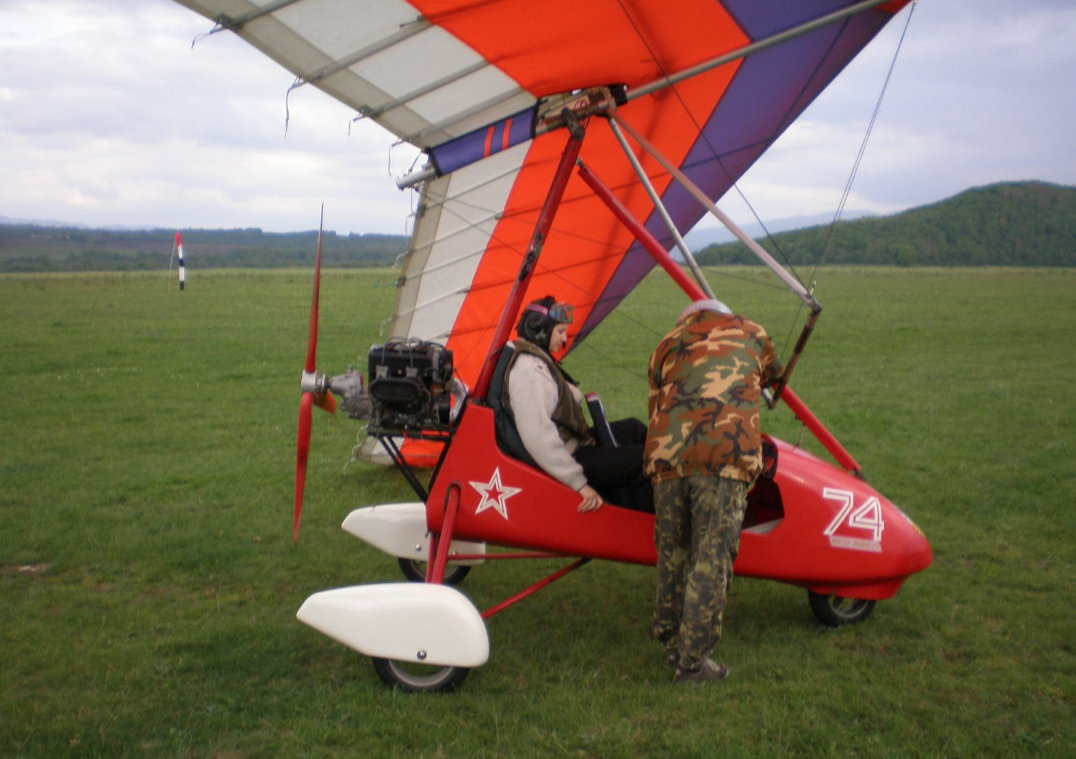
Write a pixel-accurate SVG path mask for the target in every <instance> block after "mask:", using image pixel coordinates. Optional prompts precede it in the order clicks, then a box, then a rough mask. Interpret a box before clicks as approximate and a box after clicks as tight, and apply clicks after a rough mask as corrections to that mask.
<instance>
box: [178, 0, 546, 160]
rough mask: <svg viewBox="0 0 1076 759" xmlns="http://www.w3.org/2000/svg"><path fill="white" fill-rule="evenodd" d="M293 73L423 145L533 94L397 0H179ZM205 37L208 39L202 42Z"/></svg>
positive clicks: (529, 100)
mask: <svg viewBox="0 0 1076 759" xmlns="http://www.w3.org/2000/svg"><path fill="white" fill-rule="evenodd" d="M177 2H179V3H181V4H183V5H186V6H187V7H189V8H191V9H193V10H195V11H197V12H198V13H201V14H202V15H204V16H207V17H208V18H211V19H214V20H218V19H220V20H221V22H222V23H223V25H224V27H225V28H228V29H231V30H232V31H234V32H235V33H236V34H238V35H239V36H240V37H242V38H243V39H245V40H246V41H247V42H249V43H250V44H251V45H253V46H254V47H256V48H258V49H259V50H261V51H262V52H264V53H265V54H266V55H268V56H269V57H270V58H272V59H273V60H275V61H276V62H277V63H279V64H281V65H282V66H284V67H285V68H286V69H288V70H289V71H291V72H292V73H293V74H295V75H296V76H297V77H299V79H301V80H302V81H304V82H309V83H310V84H312V85H314V86H315V87H318V88H319V89H321V90H324V91H325V92H326V93H328V94H329V95H331V96H332V97H334V98H336V99H337V100H339V101H341V102H342V103H344V104H346V105H348V106H350V107H352V108H354V109H355V110H356V111H359V112H360V113H363V114H367V115H369V116H370V117H371V118H373V119H374V120H375V121H377V122H378V123H379V124H380V125H381V126H383V127H384V128H386V129H388V130H389V131H390V132H392V133H393V134H395V135H396V136H397V137H399V138H401V139H404V140H407V141H409V142H413V143H415V144H416V145H417V146H418V147H429V146H431V145H436V144H439V143H441V142H444V141H446V140H448V139H451V138H453V137H458V136H460V135H463V134H466V133H467V132H469V131H471V130H472V129H475V128H478V127H480V126H483V125H485V124H488V123H490V122H492V121H495V120H497V119H498V118H501V117H503V116H508V115H510V114H512V113H516V112H518V111H521V110H523V109H525V108H527V107H529V106H530V105H533V103H534V102H535V98H534V97H533V96H531V95H529V94H527V93H525V92H523V91H522V90H521V89H520V87H519V85H518V84H517V83H516V82H515V81H513V80H512V79H511V78H510V77H508V76H507V75H506V74H504V73H503V72H502V71H500V70H499V69H498V68H497V67H496V66H492V65H488V64H487V63H486V61H485V60H484V59H483V58H482V56H480V55H479V54H478V53H477V52H475V51H474V50H473V49H471V48H470V47H469V46H468V45H466V44H464V43H463V42H461V41H460V40H459V39H457V38H455V37H453V36H452V35H451V34H450V33H448V32H446V31H445V30H444V29H442V28H440V27H437V26H432V25H430V24H429V23H428V22H426V21H425V20H423V19H422V18H421V16H420V14H419V12H418V10H417V9H416V8H415V7H414V6H412V5H411V4H409V3H407V2H403V1H402V0H295V1H294V2H291V3H281V2H279V0H254V1H253V2H251V1H250V0H177ZM203 44H206V43H203Z"/></svg>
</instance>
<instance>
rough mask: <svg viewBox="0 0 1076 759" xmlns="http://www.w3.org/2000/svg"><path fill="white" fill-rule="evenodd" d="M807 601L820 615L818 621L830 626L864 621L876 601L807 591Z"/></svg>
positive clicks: (812, 609) (817, 614)
mask: <svg viewBox="0 0 1076 759" xmlns="http://www.w3.org/2000/svg"><path fill="white" fill-rule="evenodd" d="M807 602H808V603H810V605H811V611H813V612H814V615H815V616H816V617H818V621H819V622H821V623H822V624H824V625H828V626H829V627H840V626H841V625H852V624H855V623H856V622H862V621H863V620H864V619H866V618H867V617H869V616H870V615H871V612H872V611H874V604H875V603H876V602H875V601H865V600H863V599H862V598H842V597H840V596H834V595H829V596H827V595H823V594H821V593H812V592H811V591H807Z"/></svg>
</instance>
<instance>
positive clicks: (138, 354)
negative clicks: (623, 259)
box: [0, 268, 1076, 759]
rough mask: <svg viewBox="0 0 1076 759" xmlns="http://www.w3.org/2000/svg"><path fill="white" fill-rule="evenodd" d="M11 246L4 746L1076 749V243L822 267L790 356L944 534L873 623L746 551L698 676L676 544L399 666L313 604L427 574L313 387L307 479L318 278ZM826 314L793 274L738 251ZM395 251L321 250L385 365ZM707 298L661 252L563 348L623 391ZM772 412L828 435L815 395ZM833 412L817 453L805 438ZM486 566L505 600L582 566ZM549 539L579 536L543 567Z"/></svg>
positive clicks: (748, 308)
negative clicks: (303, 617)
mask: <svg viewBox="0 0 1076 759" xmlns="http://www.w3.org/2000/svg"><path fill="white" fill-rule="evenodd" d="M192 274H193V276H189V278H188V287H187V290H185V291H184V292H182V293H180V292H179V291H178V290H177V289H176V287H175V284H174V282H173V281H172V280H171V279H166V278H165V276H164V275H163V274H153V275H149V274H100V275H97V274H94V275H71V276H64V275H10V276H2V277H0V357H2V358H0V393H2V397H3V403H2V404H0V618H2V620H3V622H2V624H0V630H2V638H0V756H2V757H12V758H15V757H26V758H29V757H49V758H51V757H217V758H218V759H247V758H253V757H281V756H288V757H304V756H311V757H332V756H341V757H344V756H348V757H350V756H357V755H361V756H412V757H431V758H432V757H472V756H474V757H501V756H523V757H530V756H533V757H545V756H568V757H637V756H654V757H693V756H698V757H712V756H722V757H760V756H766V757H847V756H860V757H967V756H977V757H1023V756H1027V757H1065V758H1066V759H1067V757H1069V756H1070V755H1071V752H1072V747H1073V746H1074V745H1076V715H1074V705H1076V656H1074V653H1073V645H1074V641H1076V632H1074V624H1073V613H1072V609H1073V606H1074V601H1076V590H1074V587H1076V547H1074V540H1073V535H1074V534H1076V509H1074V508H1073V504H1074V503H1076V484H1074V483H1076V464H1074V463H1073V462H1074V460H1076V400H1074V399H1073V393H1072V391H1071V384H1072V377H1073V375H1074V374H1076V357H1074V355H1073V350H1072V348H1073V347H1076V343H1074V339H1073V335H1074V334H1076V271H1072V270H1020V269H1004V270H1000V269H981V270H948V269H947V270H935V269H902V270H892V269H840V268H833V269H829V270H826V271H823V272H822V273H821V275H820V282H819V285H818V290H817V294H818V297H819V300H821V302H822V303H823V304H824V305H825V312H824V313H823V316H822V319H821V321H820V322H819V326H818V329H817V330H816V333H815V336H814V337H813V338H812V342H811V344H810V345H809V346H808V349H807V352H806V355H805V357H804V358H803V360H802V362H801V363H800V366H799V368H798V369H797V372H796V375H795V378H794V380H793V383H792V384H793V387H794V388H795V389H796V391H797V393H798V394H799V395H800V397H801V398H803V399H804V400H805V401H806V402H807V403H808V404H809V405H810V406H811V408H812V409H813V410H814V411H815V412H816V413H817V414H818V415H819V416H820V417H821V418H822V419H823V420H824V421H825V422H826V423H827V424H828V425H829V426H830V428H831V429H832V430H833V432H834V433H835V434H836V435H837V437H838V438H839V439H840V440H841V441H842V442H843V443H844V444H845V445H846V447H847V448H848V449H849V450H850V451H851V452H852V454H853V455H855V456H856V457H857V458H858V459H859V461H860V462H861V463H862V464H863V466H864V469H865V472H866V475H867V477H868V478H869V479H870V481H871V483H872V484H873V485H874V486H875V487H877V488H878V489H879V490H880V491H881V492H883V493H885V494H886V495H887V496H889V497H890V498H892V499H893V500H894V501H895V502H896V503H898V504H899V505H900V506H901V507H902V508H904V509H905V510H906V511H907V512H908V513H909V514H910V515H911V516H912V517H913V518H914V519H915V521H916V523H917V524H918V525H919V526H920V527H922V528H923V530H924V531H925V532H926V534H927V536H928V537H929V538H930V539H931V542H932V545H933V548H934V556H935V559H934V564H933V566H932V567H931V568H930V569H928V570H927V571H926V572H924V573H922V574H921V575H917V576H915V577H913V578H912V579H911V580H910V581H909V582H908V583H907V585H906V586H905V587H904V588H903V589H902V590H901V592H900V593H899V594H898V596H897V597H896V598H894V599H892V600H890V601H885V602H882V603H880V604H879V605H878V608H877V609H876V610H875V612H874V615H873V616H872V617H871V618H870V619H869V620H867V621H866V622H865V623H863V624H862V625H857V626H853V627H848V628H842V629H838V630H831V629H828V628H824V627H822V626H821V625H819V624H818V623H817V622H816V621H815V619H814V617H813V615H812V614H811V612H810V610H809V609H808V607H807V604H806V597H805V596H806V594H805V593H804V592H803V591H802V590H799V589H796V588H790V587H785V586H780V585H776V584H774V583H770V582H763V581H754V580H741V581H739V582H738V583H737V584H736V586H735V587H734V589H733V595H732V603H731V606H730V609H729V612H728V615H727V622H726V627H725V629H726V638H725V641H724V642H723V643H722V646H721V649H720V655H721V657H722V659H723V660H724V661H726V662H727V663H728V664H729V665H730V668H731V670H732V675H731V677H730V678H729V680H728V681H727V682H726V683H724V684H722V685H721V686H718V687H712V688H681V687H674V686H673V685H672V684H671V682H670V676H669V672H668V670H667V669H666V668H665V666H664V664H663V662H662V661H661V656H660V651H659V649H658V648H657V646H656V644H654V643H653V642H651V641H650V640H649V639H648V638H647V636H646V631H647V628H648V625H649V613H650V604H651V602H652V596H653V577H652V571H651V570H650V569H648V568H645V567H634V566H624V565H613V564H603V563H592V564H590V565H588V566H587V567H586V568H585V569H583V570H582V571H580V572H578V573H576V574H574V575H572V576H570V577H569V578H567V579H565V580H563V581H561V582H559V583H557V584H556V585H554V586H553V587H551V588H549V589H548V590H546V591H544V592H543V593H540V594H538V595H537V596H536V597H535V598H533V599H531V600H528V601H527V602H526V603H524V604H522V605H520V606H518V607H516V608H514V609H512V610H509V611H507V612H505V613H504V614H501V615H498V616H497V617H496V618H494V619H493V620H491V622H490V624H489V630H490V637H491V643H492V654H491V658H490V661H489V663H488V664H487V665H486V666H484V667H482V668H480V669H477V670H475V671H473V672H472V673H471V675H470V677H469V678H468V680H467V682H466V683H465V685H464V687H463V689H462V690H461V691H460V692H458V693H456V694H452V695H446V696H430V695H419V696H408V695H404V694H399V693H395V692H393V691H391V690H389V689H387V688H385V687H384V686H383V685H382V684H381V682H380V681H379V680H378V679H377V677H376V675H375V674H374V672H373V670H372V669H371V667H370V665H369V662H368V661H367V660H365V659H364V658H362V657H361V656H359V655H357V654H355V653H354V652H352V651H350V650H349V649H347V648H344V647H342V646H340V645H337V644H335V643H333V642H331V641H330V640H329V639H327V638H324V637H323V636H321V635H319V634H318V633H316V632H314V631H312V630H310V629H309V628H307V627H305V626H304V625H302V624H300V623H299V622H298V621H296V619H295V616H294V615H295V611H296V609H297V608H298V606H299V605H300V604H301V603H302V601H303V600H304V599H305V598H306V597H307V596H308V595H310V594H311V593H313V592H315V591H317V590H322V589H325V588H329V587H335V586H340V585H348V584H356V583H365V582H377V581H396V580H398V579H400V575H399V571H398V569H397V567H396V563H395V560H393V559H391V558H389V557H386V556H384V555H382V554H380V553H379V552H377V551H375V550H374V549H372V548H370V547H368V546H365V545H364V544H362V543H360V542H358V541H356V540H355V539H354V538H352V537H350V536H349V535H346V534H345V533H343V532H342V531H341V530H340V529H339V524H340V522H341V521H342V520H343V518H344V516H346V514H347V513H348V512H349V511H350V510H351V509H352V508H355V507H356V506H359V505H367V504H373V503H379V502H387V501H398V500H410V499H411V494H410V491H409V489H408V488H407V486H406V485H405V484H404V483H403V481H402V480H401V479H400V478H399V477H398V476H396V475H395V474H394V473H392V472H390V471H388V470H383V469H380V468H376V467H372V466H369V465H366V464H361V463H352V464H348V459H349V457H350V452H351V449H352V446H354V445H355V443H356V435H357V433H358V429H359V428H358V426H357V425H356V424H355V423H353V422H350V421H348V420H347V419H344V418H342V417H329V416H327V415H324V414H320V413H319V414H318V415H317V416H316V418H315V427H314V437H313V445H312V451H311V460H310V461H311V463H310V474H309V479H308V484H307V497H308V500H307V507H306V510H305V512H304V520H303V534H302V539H301V542H300V544H299V546H298V547H294V546H293V545H292V541H291V499H292V486H293V480H292V478H293V474H294V456H295V453H294V437H295V426H296V411H297V406H298V378H299V373H300V370H301V367H302V362H303V358H304V355H305V340H306V319H307V309H308V307H309V298H310V275H309V273H308V272H303V271H273V272H265V271H255V272H242V273H239V272H221V271H214V272H211V273H207V272H202V273H200V274H199V273H197V272H193V273H192ZM709 275H710V278H711V282H712V283H713V284H714V287H715V289H716V290H717V291H718V292H719V293H720V294H721V295H723V296H724V297H725V298H726V299H727V300H728V301H729V303H730V304H731V305H733V306H734V307H735V308H737V309H738V310H742V311H744V312H745V313H748V314H750V315H752V316H754V317H755V318H756V319H758V320H759V321H761V322H762V323H764V324H766V325H767V326H768V327H770V329H771V332H772V333H773V334H774V336H775V338H776V340H777V342H778V344H779V345H781V346H787V345H789V344H790V343H791V342H794V336H792V335H793V331H792V326H793V321H794V318H795V315H796V308H795V304H794V303H790V301H791V298H790V296H788V295H787V294H785V293H783V292H781V291H780V290H775V289H773V288H772V287H770V286H769V285H768V282H767V280H766V279H765V278H764V277H763V276H762V275H761V274H760V273H759V272H757V271H756V270H754V269H720V270H711V271H710V272H709ZM394 277H395V274H394V273H393V272H390V271H387V270H379V271H347V272H344V271H335V270H330V271H327V272H325V276H324V280H323V285H322V308H321V312H322V322H321V325H322V326H321V340H320V345H319V365H320V366H321V367H322V368H324V369H326V370H330V371H333V372H336V371H342V370H343V369H345V368H346V367H347V365H348V364H355V365H356V366H364V365H365V357H366V352H367V350H368V348H369V346H370V344H371V343H374V342H378V341H379V340H381V339H383V338H384V336H383V335H379V329H380V326H381V321H382V320H383V319H384V318H385V317H386V316H387V315H388V314H389V313H390V312H391V308H392V302H393V297H394V293H395V291H394V289H393V287H392V286H391V283H392V281H393V279H394ZM683 303H684V300H683V297H682V296H681V295H679V294H678V293H677V292H676V291H675V290H674V288H673V286H672V285H671V283H669V282H668V281H667V280H666V278H664V277H662V276H661V275H656V276H653V277H651V278H650V279H648V280H647V281H646V282H645V283H644V285H643V286H642V287H641V288H640V289H639V290H638V291H637V292H636V293H635V294H634V295H633V296H632V297H631V298H630V299H629V300H628V301H627V302H625V303H624V304H623V306H622V307H621V308H620V309H619V310H618V311H617V312H616V313H615V314H614V316H613V317H611V318H610V319H609V320H608V322H607V323H606V325H604V326H603V328H602V329H601V330H599V332H598V333H596V334H595V335H594V336H593V337H592V339H591V340H589V341H587V342H586V343H584V344H583V345H582V346H580V348H579V349H578V350H577V351H576V352H575V353H573V354H572V356H570V357H569V358H568V360H567V366H568V368H569V370H570V371H571V372H572V374H573V375H574V376H575V377H577V378H578V379H580V380H581V381H582V382H583V384H584V386H585V389H588V390H589V389H597V390H599V391H601V393H602V396H603V399H604V401H605V404H606V407H607V409H608V410H609V412H610V415H613V416H617V415H624V414H636V415H639V416H642V415H643V412H644V409H645V387H646V380H645V363H646V360H647V358H648V356H649V353H650V350H651V349H652V348H653V346H654V344H655V343H656V342H657V341H658V339H659V338H660V336H661V335H662V334H663V333H664V332H665V330H666V329H667V328H668V326H669V325H671V323H672V321H673V320H674V319H675V315H676V313H678V311H679V309H680V307H681V306H682V305H683ZM764 425H765V426H766V428H767V429H768V430H769V431H771V432H773V433H774V434H777V435H778V436H780V437H782V438H784V439H786V440H789V441H790V442H796V441H799V440H800V439H801V431H800V428H799V426H798V424H797V423H796V422H795V420H794V419H793V418H792V417H791V415H790V414H789V413H788V411H787V409H783V408H781V409H778V410H777V411H774V412H768V413H766V414H765V415H764ZM802 442H803V444H804V445H807V446H808V447H811V448H812V450H816V451H817V450H820V449H819V448H818V447H817V446H816V445H815V444H814V443H813V441H811V440H809V435H804V436H803V439H802ZM510 564H511V565H510V566H505V565H504V564H503V563H502V564H498V565H496V566H493V567H482V568H479V569H477V570H475V571H474V572H472V573H471V575H470V576H469V577H468V578H467V580H466V581H465V583H464V584H463V586H462V590H464V591H465V592H466V593H467V594H468V595H470V596H471V597H472V598H473V599H474V601H475V603H476V604H477V605H478V606H479V608H484V607H485V606H487V605H489V604H491V603H493V602H496V601H499V600H501V599H502V598H504V597H505V596H507V595H509V594H511V593H512V592H514V591H516V590H518V589H520V588H521V587H523V586H524V585H526V584H528V583H529V582H530V581H532V580H534V579H537V578H538V577H539V576H541V574H542V572H543V570H546V569H552V568H555V567H556V566H559V563H549V562H542V563H540V565H534V564H529V563H514V562H513V563H510ZM547 564H548V567H547V566H546V565H547Z"/></svg>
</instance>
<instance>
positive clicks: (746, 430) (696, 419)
mask: <svg viewBox="0 0 1076 759" xmlns="http://www.w3.org/2000/svg"><path fill="white" fill-rule="evenodd" d="M781 371H782V370H781V366H780V363H779V361H778V359H777V352H776V350H775V349H774V347H773V342H772V341H771V340H770V338H769V335H767V334H766V331H765V330H764V329H763V328H762V327H761V326H760V325H758V324H756V323H755V322H753V321H751V320H750V319H747V318H745V317H743V316H736V315H734V314H732V313H730V312H729V309H728V307H727V306H725V305H724V304H723V303H721V302H720V301H715V300H704V301H698V302H696V303H695V304H693V305H691V306H689V307H688V308H687V309H685V311H684V312H683V313H682V314H681V316H680V319H679V321H678V322H677V324H676V327H675V328H674V329H673V330H672V331H671V332H670V333H669V334H668V335H666V336H665V338H664V339H663V340H662V341H661V343H660V344H659V345H658V347H657V350H656V351H655V352H654V355H653V357H652V358H651V359H650V371H649V374H650V393H649V407H650V423H649V430H648V434H647V441H646V449H645V455H644V457H645V464H644V466H645V470H646V473H647V474H648V475H649V476H650V478H651V480H652V481H653V483H654V500H655V506H656V510H657V520H656V523H655V527H654V540H655V544H656V546H657V553H658V565H657V569H658V588H657V601H656V605H655V611H654V624H653V630H652V632H653V635H654V637H655V638H657V639H658V640H659V641H661V642H662V644H664V646H665V649H666V659H667V661H668V663H669V664H670V665H672V666H675V667H676V675H675V680H676V681H678V682H706V681H715V680H721V679H724V677H725V675H726V674H727V673H728V670H727V668H726V667H725V665H724V664H718V663H716V662H714V661H712V660H711V659H709V658H708V657H709V654H710V652H711V651H712V650H713V648H714V647H715V646H716V645H717V643H718V641H720V639H721V624H722V618H723V615H724V609H725V601H726V599H727V595H728V588H729V585H730V583H731V582H732V565H733V562H735V560H736V554H737V552H738V551H739V545H740V524H741V523H742V521H743V514H744V510H745V508H746V505H747V497H746V492H747V486H748V485H749V483H750V482H751V481H753V480H754V478H755V477H756V476H757V475H758V473H759V471H760V470H761V468H762V440H761V431H760V425H759V400H760V397H761V393H762V389H763V388H764V387H768V386H770V385H772V384H775V383H776V382H777V380H778V379H779V378H780V374H781Z"/></svg>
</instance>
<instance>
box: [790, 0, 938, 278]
mask: <svg viewBox="0 0 1076 759" xmlns="http://www.w3.org/2000/svg"><path fill="white" fill-rule="evenodd" d="M918 4H919V0H912V7H911V8H910V9H909V11H908V18H907V19H905V21H904V29H903V30H902V31H901V33H900V39H899V40H898V41H897V49H896V50H894V51H893V60H892V61H891V62H890V63H889V71H888V72H887V73H886V76H885V81H884V82H883V83H882V90H881V92H879V93H878V102H877V103H875V105H874V113H872V114H871V119H870V122H869V123H868V124H867V131H866V133H865V134H864V135H863V142H862V143H861V144H860V146H859V153H858V155H856V160H855V161H854V162H853V164H852V172H851V174H849V176H848V182H847V183H846V184H845V186H844V194H843V195H841V200H840V203H838V204H837V212H836V213H835V214H834V216H833V221H831V222H830V225H829V230H828V231H827V233H826V241H825V243H824V244H823V246H822V254H821V255H820V256H819V257H818V262H817V263H816V264H815V266H814V270H813V271H812V272H811V284H812V288H813V285H814V282H815V276H816V275H817V273H818V269H819V268H820V267H821V266H822V264H823V263H824V262H825V260H826V256H828V255H829V252H830V250H831V249H832V247H833V237H834V235H835V233H836V231H837V222H839V221H840V220H841V214H842V213H844V206H845V204H846V203H847V202H848V196H849V195H851V193H852V184H853V183H854V182H855V179H856V175H857V174H858V173H859V165H860V163H862V161H863V155H864V153H866V151H867V141H868V140H870V136H871V132H872V131H873V130H874V124H875V122H876V121H877V120H878V113H879V111H881V109H882V100H883V99H884V98H885V93H886V90H887V89H888V87H889V80H890V79H891V78H892V77H893V70H894V69H895V68H896V65H897V57H898V56H899V55H900V50H901V47H903V45H904V37H905V36H906V35H907V34H908V26H909V25H910V24H911V23H912V14H914V13H915V7H916V6H917V5H918Z"/></svg>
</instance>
